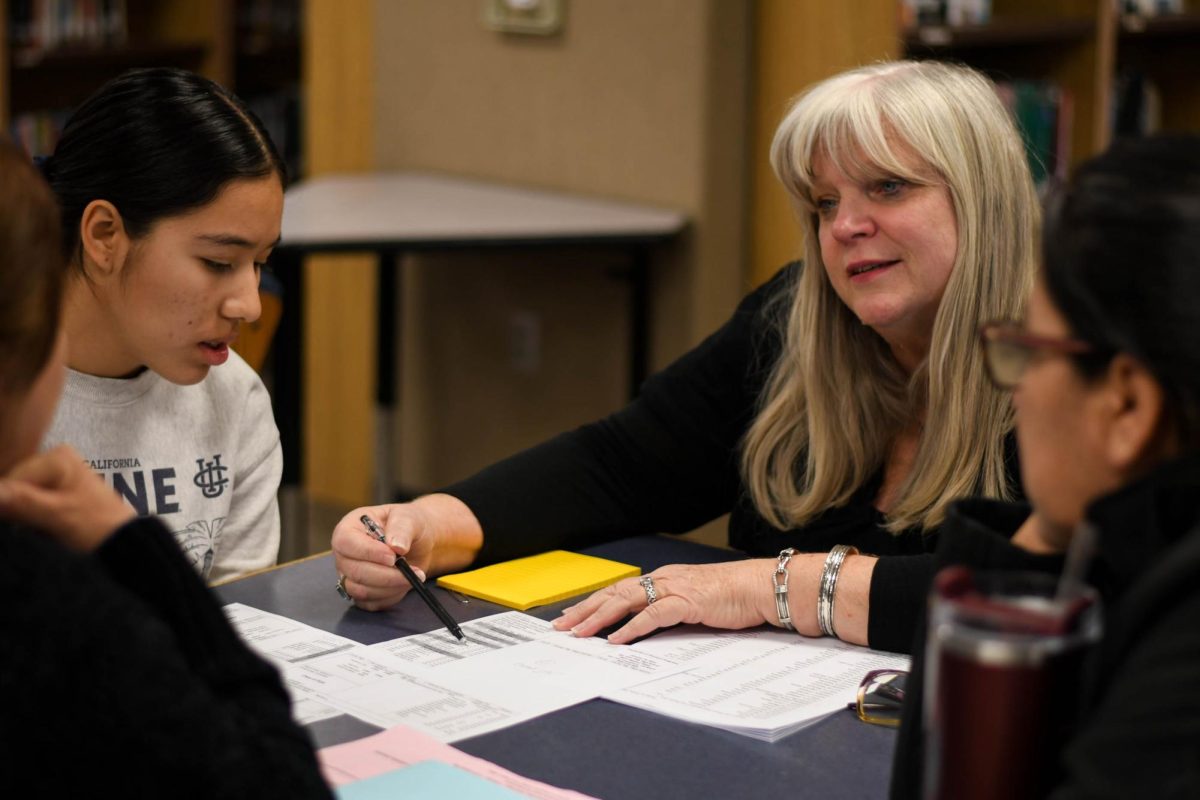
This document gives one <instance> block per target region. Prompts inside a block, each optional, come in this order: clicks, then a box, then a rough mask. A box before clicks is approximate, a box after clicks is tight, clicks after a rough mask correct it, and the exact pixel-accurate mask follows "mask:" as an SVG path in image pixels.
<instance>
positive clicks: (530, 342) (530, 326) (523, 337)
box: [508, 311, 542, 375]
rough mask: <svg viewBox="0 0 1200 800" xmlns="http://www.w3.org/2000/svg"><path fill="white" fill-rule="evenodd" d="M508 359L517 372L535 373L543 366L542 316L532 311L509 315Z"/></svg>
mask: <svg viewBox="0 0 1200 800" xmlns="http://www.w3.org/2000/svg"><path fill="white" fill-rule="evenodd" d="M508 361H509V363H510V364H511V365H512V368H513V370H514V371H516V372H520V373H523V374H526V375H530V374H533V373H535V372H537V371H538V370H539V369H541V368H542V318H541V317H540V316H539V315H538V314H536V313H534V312H532V311H514V312H512V313H511V314H510V315H509V317H508Z"/></svg>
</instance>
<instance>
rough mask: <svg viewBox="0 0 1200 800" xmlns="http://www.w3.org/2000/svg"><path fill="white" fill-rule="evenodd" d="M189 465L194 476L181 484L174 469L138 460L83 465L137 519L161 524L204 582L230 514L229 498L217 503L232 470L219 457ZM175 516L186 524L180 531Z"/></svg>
mask: <svg viewBox="0 0 1200 800" xmlns="http://www.w3.org/2000/svg"><path fill="white" fill-rule="evenodd" d="M184 463H189V462H186V461H185V462H184ZM191 463H195V465H196V468H195V472H194V474H192V475H190V476H187V475H185V476H183V479H182V481H181V480H180V476H179V475H178V474H177V473H176V469H175V467H153V468H147V467H144V466H143V465H142V463H141V460H140V459H138V458H108V459H89V460H88V465H89V466H91V468H92V469H94V470H96V471H97V472H99V473H100V474H101V475H102V476H103V477H105V478H106V479H107V480H108V482H109V483H111V484H112V487H113V489H114V490H115V491H116V492H117V494H118V495H120V496H121V497H122V498H123V499H124V500H125V501H126V502H127V503H129V505H130V506H132V507H133V510H134V511H135V512H137V514H138V516H143V517H144V516H148V515H150V514H154V515H155V516H158V517H161V518H163V522H165V523H166V524H167V526H168V527H170V528H171V529H172V530H173V531H174V533H175V539H176V540H177V541H178V542H179V546H180V547H181V548H182V549H183V552H184V554H185V555H186V556H187V557H188V560H189V561H191V562H192V565H193V566H195V567H196V569H197V571H199V572H200V574H201V575H203V576H204V577H206V578H207V577H208V573H209V570H210V569H211V568H212V563H213V558H214V555H215V553H216V549H217V544H218V541H219V539H220V536H221V529H222V528H223V527H224V525H225V517H226V513H227V511H228V508H229V500H228V498H224V499H223V500H222V499H219V498H222V495H224V494H225V492H226V489H227V488H228V487H229V484H230V483H231V481H230V478H229V477H228V475H229V472H230V471H231V468H230V467H229V466H228V465H226V464H222V463H221V454H220V453H214V454H213V455H212V456H211V457H207V458H205V457H201V458H195V459H191ZM189 477H190V478H191V480H190V481H188V478H189ZM189 483H190V485H189ZM193 487H194V488H193ZM214 501H215V502H214ZM206 511H207V512H208V513H207V514H205V512H206ZM214 511H215V512H217V513H216V514H215V515H213V512H214ZM176 514H183V515H184V516H183V519H188V518H189V517H190V518H191V520H190V521H188V522H186V523H184V524H183V525H182V526H180V524H179V521H178V520H179V519H180V518H179V517H175V516H173V515H176ZM168 517H171V518H168Z"/></svg>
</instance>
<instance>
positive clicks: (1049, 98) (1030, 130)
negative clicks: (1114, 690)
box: [996, 81, 1074, 187]
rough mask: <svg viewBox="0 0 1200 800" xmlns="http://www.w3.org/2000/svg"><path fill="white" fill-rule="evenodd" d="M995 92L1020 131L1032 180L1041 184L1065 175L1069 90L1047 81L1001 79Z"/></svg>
mask: <svg viewBox="0 0 1200 800" xmlns="http://www.w3.org/2000/svg"><path fill="white" fill-rule="evenodd" d="M996 91H997V93H998V94H999V95H1000V99H1001V100H1002V101H1003V102H1004V105H1005V106H1006V107H1007V108H1008V110H1009V112H1010V113H1011V114H1012V115H1013V118H1014V119H1015V120H1016V123H1017V127H1018V129H1020V131H1021V138H1022V139H1024V141H1025V153H1026V155H1027V156H1028V158H1029V168H1030V170H1031V171H1032V172H1033V180H1034V183H1036V184H1037V185H1038V186H1039V187H1043V186H1045V185H1046V184H1047V183H1048V182H1049V181H1050V180H1051V179H1059V178H1065V177H1066V174H1067V167H1068V165H1069V164H1070V160H1071V125H1072V122H1073V109H1074V104H1073V103H1072V100H1071V94H1070V92H1068V91H1067V90H1066V89H1064V88H1063V87H1061V86H1059V85H1058V84H1055V83H1049V82H1046V81H1011V82H1001V83H998V84H997V85H996Z"/></svg>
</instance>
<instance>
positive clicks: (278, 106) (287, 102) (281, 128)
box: [9, 87, 303, 177]
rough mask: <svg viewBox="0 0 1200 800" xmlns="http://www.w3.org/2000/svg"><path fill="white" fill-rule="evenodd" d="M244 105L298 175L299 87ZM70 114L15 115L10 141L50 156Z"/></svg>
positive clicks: (59, 111) (300, 169)
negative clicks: (260, 122)
mask: <svg viewBox="0 0 1200 800" xmlns="http://www.w3.org/2000/svg"><path fill="white" fill-rule="evenodd" d="M246 104H247V105H248V106H249V107H250V109H251V110H252V111H253V112H254V113H255V115H256V116H258V118H259V119H260V120H261V121H262V123H263V127H264V128H266V129H267V132H268V133H269V134H270V136H271V140H272V141H273V142H275V146H276V148H277V149H278V150H279V154H280V155H281V156H282V157H283V159H284V161H286V162H287V165H288V172H289V173H290V174H291V175H292V176H293V177H295V176H298V175H301V174H302V172H303V164H302V163H301V152H302V142H301V140H300V128H301V125H300V117H301V110H300V92H299V88H298V87H295V88H292V89H289V90H281V91H278V92H272V93H269V94H260V95H255V96H252V97H248V98H246ZM70 116H71V109H52V110H42V111H30V112H25V113H22V114H17V115H16V116H14V117H13V119H12V124H11V126H10V131H9V133H10V135H11V137H12V140H13V141H14V142H16V143H17V144H18V145H19V146H20V147H22V148H23V149H24V150H25V152H26V153H27V154H29V155H30V156H44V155H50V154H51V153H52V152H54V146H55V144H57V142H58V137H59V136H60V135H61V134H62V129H63V126H64V125H65V124H66V122H67V119H68V118H69V117H70Z"/></svg>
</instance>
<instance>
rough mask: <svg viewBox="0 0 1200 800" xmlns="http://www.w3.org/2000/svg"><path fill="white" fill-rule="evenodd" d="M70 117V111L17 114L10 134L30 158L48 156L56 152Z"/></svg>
mask: <svg viewBox="0 0 1200 800" xmlns="http://www.w3.org/2000/svg"><path fill="white" fill-rule="evenodd" d="M70 116H71V110H70V109H59V110H52V111H32V112H28V113H24V114H17V115H16V116H15V117H13V119H12V124H11V126H10V130H9V133H10V135H11V137H12V140H13V141H14V142H16V144H17V145H18V146H19V147H21V148H22V149H24V150H25V152H26V153H27V154H28V155H29V156H31V157H32V156H48V155H50V154H51V153H53V152H54V146H55V145H56V144H57V143H58V137H59V135H60V134H61V133H62V129H63V125H65V124H66V122H67V118H68V117H70Z"/></svg>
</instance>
